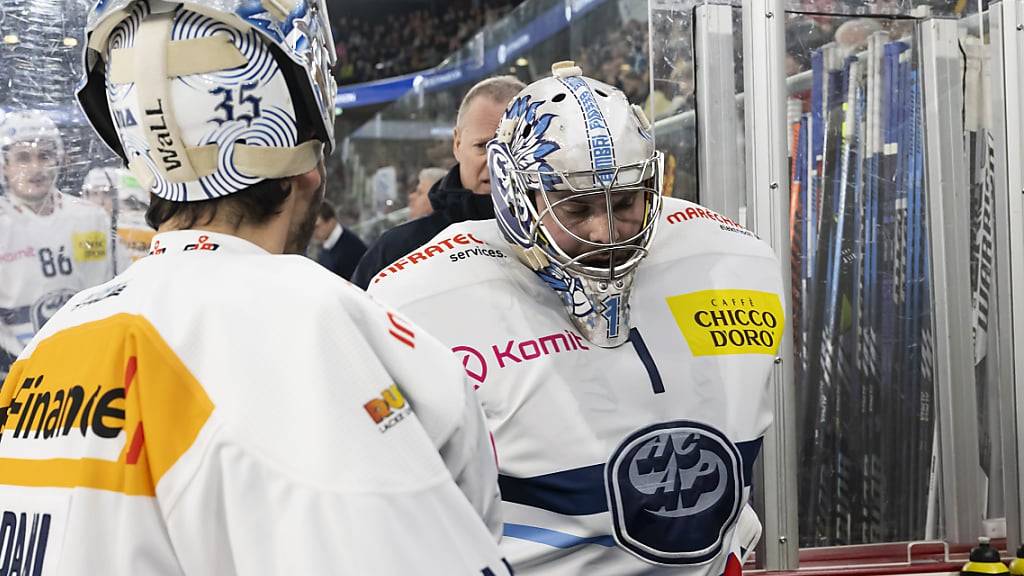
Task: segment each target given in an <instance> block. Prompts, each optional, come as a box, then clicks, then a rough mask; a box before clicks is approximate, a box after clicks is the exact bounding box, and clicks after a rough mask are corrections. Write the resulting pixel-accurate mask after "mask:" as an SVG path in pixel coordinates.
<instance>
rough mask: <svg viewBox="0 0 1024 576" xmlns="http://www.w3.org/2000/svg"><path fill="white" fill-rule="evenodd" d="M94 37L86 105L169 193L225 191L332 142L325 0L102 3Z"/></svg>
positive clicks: (317, 156) (283, 172)
mask: <svg viewBox="0 0 1024 576" xmlns="http://www.w3.org/2000/svg"><path fill="white" fill-rule="evenodd" d="M86 38H87V40H86V47H85V53H84V59H85V76H84V78H83V81H82V84H81V87H80V88H79V91H78V98H79V101H80V103H81V104H82V108H83V110H84V111H85V113H86V116H87V117H88V118H89V121H90V122H91V123H92V125H93V127H94V128H95V129H96V131H97V132H98V133H99V134H100V136H101V137H102V138H103V140H104V141H105V142H106V143H107V145H108V146H110V148H111V149H113V150H114V152H116V153H117V154H118V155H119V156H120V157H121V158H122V159H123V160H124V161H125V163H126V164H127V166H128V168H129V169H130V170H131V171H132V173H133V174H134V175H135V176H136V178H137V179H138V180H139V183H140V184H141V185H142V186H143V188H145V189H146V190H148V191H150V192H152V193H153V194H155V195H157V196H158V197H160V198H163V199H166V200H171V201H176V202H192V201H201V200H208V199H211V198H218V197H221V196H226V195H228V194H233V193H235V192H238V191H240V190H243V189H245V188H248V187H249V186H252V185H254V184H256V183H258V182H260V181H262V180H267V179H272V178H285V177H289V176H295V175H298V174H302V173H305V172H308V171H309V170H312V169H313V168H315V167H316V166H317V164H318V163H319V162H320V161H321V159H322V158H323V155H324V153H325V150H324V148H325V147H326V148H327V150H326V153H330V150H331V149H333V146H334V98H335V95H336V92H337V88H336V86H335V83H334V78H333V76H332V75H331V72H330V67H331V66H332V65H333V63H334V46H333V39H332V36H331V29H330V24H329V19H328V15H327V9H326V7H325V5H324V0H188V1H185V2H166V1H164V0H99V2H98V3H97V4H96V6H95V7H94V8H93V10H92V12H90V14H89V20H88V23H87V26H86Z"/></svg>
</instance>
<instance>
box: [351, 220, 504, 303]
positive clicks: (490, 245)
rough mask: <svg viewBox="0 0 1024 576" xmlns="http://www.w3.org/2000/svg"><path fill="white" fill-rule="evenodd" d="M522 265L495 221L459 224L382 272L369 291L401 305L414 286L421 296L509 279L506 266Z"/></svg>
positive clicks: (371, 284)
mask: <svg viewBox="0 0 1024 576" xmlns="http://www.w3.org/2000/svg"><path fill="white" fill-rule="evenodd" d="M519 265H520V264H519V262H518V261H516V259H515V256H514V255H513V254H512V251H511V249H510V248H509V246H508V245H507V244H506V243H505V242H504V240H502V238H501V236H500V233H499V231H498V227H497V225H496V224H495V222H494V221H493V220H480V221H468V222H458V223H455V224H452V225H451V226H449V227H447V228H445V229H444V230H443V231H442V232H441V233H440V234H438V235H437V236H434V238H432V239H431V240H430V241H429V242H427V243H426V244H424V245H423V246H421V247H420V248H418V249H416V250H413V251H412V252H410V253H409V254H406V255H405V256H403V257H402V258H399V259H398V260H396V261H395V262H393V263H392V264H391V265H390V266H388V267H387V268H385V269H383V270H381V271H380V272H379V273H378V274H377V275H376V276H375V277H374V278H373V280H372V281H371V282H370V286H369V288H368V290H367V291H368V292H370V293H371V294H374V295H377V296H380V297H381V298H383V299H384V301H385V302H388V303H393V305H400V304H401V303H404V302H405V301H407V300H408V299H409V298H407V297H403V296H402V295H403V294H406V293H409V292H410V290H409V287H410V286H412V285H415V286H416V291H415V294H409V295H410V296H417V297H419V296H424V295H425V294H426V293H436V292H444V291H448V290H451V289H453V288H456V287H461V286H467V285H471V284H477V283H480V282H484V281H487V280H491V279H495V278H505V277H506V275H507V272H506V271H505V270H504V268H505V267H506V266H519ZM399 301H401V302H399Z"/></svg>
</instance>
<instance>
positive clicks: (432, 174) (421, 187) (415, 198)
mask: <svg viewBox="0 0 1024 576" xmlns="http://www.w3.org/2000/svg"><path fill="white" fill-rule="evenodd" d="M447 172H448V171H447V170H445V169H444V168H437V167H431V168H424V169H423V170H420V173H419V177H418V178H417V181H416V187H415V188H413V189H412V190H410V192H409V200H408V204H409V220H415V219H417V218H422V217H424V216H426V215H428V214H430V213H431V212H433V211H434V207H433V206H431V205H430V198H428V197H427V192H429V191H430V187H431V186H433V185H434V183H435V182H437V181H438V180H440V179H441V178H444V175H445V174H447Z"/></svg>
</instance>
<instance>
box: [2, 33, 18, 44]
mask: <svg viewBox="0 0 1024 576" xmlns="http://www.w3.org/2000/svg"><path fill="white" fill-rule="evenodd" d="M18 42H19V39H18V35H17V34H7V35H6V36H4V44H17V43H18Z"/></svg>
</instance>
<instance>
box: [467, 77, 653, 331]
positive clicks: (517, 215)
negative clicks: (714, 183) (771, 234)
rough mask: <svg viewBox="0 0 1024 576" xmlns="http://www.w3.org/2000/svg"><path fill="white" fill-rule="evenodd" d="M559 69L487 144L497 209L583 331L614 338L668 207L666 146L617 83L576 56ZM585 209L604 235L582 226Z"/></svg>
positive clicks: (515, 106)
mask: <svg viewBox="0 0 1024 576" xmlns="http://www.w3.org/2000/svg"><path fill="white" fill-rule="evenodd" d="M552 73H553V76H552V77H550V78H544V79H542V80H538V81H536V82H534V83H533V84H530V85H529V86H527V87H526V88H525V89H523V90H522V91H521V92H520V93H519V94H518V95H517V96H516V97H515V98H514V99H513V100H512V102H511V103H510V104H509V106H508V108H507V109H506V110H505V115H504V117H503V119H502V121H501V123H500V124H499V126H498V132H497V137H496V138H495V139H494V140H492V141H491V142H490V143H488V147H487V161H488V167H489V169H490V173H491V197H492V199H493V200H494V207H495V210H494V211H495V215H496V217H497V220H498V225H499V227H500V228H501V230H502V232H503V234H504V235H505V237H506V239H507V240H508V241H509V242H510V243H511V244H512V245H513V247H515V249H516V252H517V254H518V255H519V259H520V260H521V261H523V262H524V263H525V264H526V265H528V266H529V267H530V268H531V269H533V270H534V272H536V273H537V274H538V275H539V276H540V277H541V278H542V279H543V280H544V281H545V282H547V284H548V285H549V286H550V287H551V288H552V289H554V290H555V291H556V292H557V293H558V294H559V296H560V297H561V299H562V302H563V303H564V305H565V307H566V309H567V311H568V313H569V318H570V319H571V320H572V322H573V323H574V325H575V326H576V327H577V328H578V329H579V330H580V332H581V333H582V334H583V335H584V336H585V337H586V338H587V339H588V340H590V341H591V342H593V343H594V344H597V345H598V346H603V347H615V346H619V345H621V344H623V343H624V342H626V341H627V340H628V339H629V326H630V325H629V296H630V292H631V289H632V283H633V275H634V273H635V271H636V268H637V266H638V265H639V264H640V261H641V260H642V259H643V258H644V257H645V256H646V255H647V251H648V249H649V247H650V245H651V242H652V241H653V239H654V234H655V231H656V227H657V221H658V216H659V214H660V212H661V205H662V202H661V183H662V170H663V168H662V166H663V161H662V155H661V153H660V152H657V151H656V150H655V148H654V139H653V137H652V135H651V124H650V122H649V121H648V120H647V117H646V116H645V115H644V113H643V111H642V110H641V109H640V108H639V107H637V106H635V105H631V104H630V103H629V101H628V100H627V98H626V96H625V94H623V93H622V92H621V91H620V90H618V89H616V88H614V87H612V86H609V85H607V84H605V83H603V82H599V81H597V80H594V79H591V78H587V77H585V76H583V73H582V71H581V70H580V68H579V67H577V66H576V65H575V64H574V63H572V62H559V63H556V64H555V65H554V66H552ZM577 213H578V214H580V216H579V217H576V216H574V214H577ZM584 218H586V219H588V220H589V221H590V223H589V224H588V226H591V228H589V229H590V230H593V228H592V227H593V226H595V225H596V226H599V228H598V229H597V230H598V232H599V233H598V234H590V233H584V232H583V231H582V230H583V228H582V227H581V223H582V221H583V219H584ZM595 223H596V224H595ZM600 227H606V229H605V230H604V232H601V228H600ZM570 245H571V246H570Z"/></svg>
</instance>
